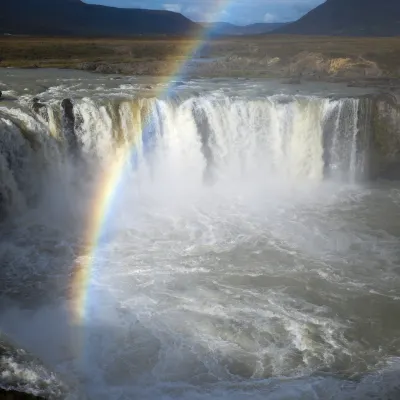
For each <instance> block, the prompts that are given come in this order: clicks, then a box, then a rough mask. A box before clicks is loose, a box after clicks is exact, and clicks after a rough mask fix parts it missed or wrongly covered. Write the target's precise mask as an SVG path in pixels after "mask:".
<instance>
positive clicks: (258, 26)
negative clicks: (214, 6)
mask: <svg viewBox="0 0 400 400" xmlns="http://www.w3.org/2000/svg"><path fill="white" fill-rule="evenodd" d="M201 25H202V26H205V27H206V28H208V29H210V30H211V32H212V34H213V35H228V36H242V35H243V36H244V35H260V34H263V33H268V32H272V31H273V30H275V29H277V28H280V27H281V26H283V25H285V23H283V22H272V23H268V22H257V23H254V24H249V25H244V26H241V25H235V24H231V23H229V22H203V23H201Z"/></svg>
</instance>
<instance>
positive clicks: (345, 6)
mask: <svg viewBox="0 0 400 400" xmlns="http://www.w3.org/2000/svg"><path fill="white" fill-rule="evenodd" d="M275 32H276V33H284V34H301V35H341V36H397V35H400V1H399V0H327V1H326V2H325V3H323V4H321V5H320V6H318V7H316V8H315V9H313V10H311V11H310V12H309V13H308V14H306V15H305V16H304V17H302V18H300V19H299V20H298V21H296V22H294V23H292V24H289V25H286V26H284V27H282V28H280V29H278V30H277V31H275Z"/></svg>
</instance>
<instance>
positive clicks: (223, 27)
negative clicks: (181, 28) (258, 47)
mask: <svg viewBox="0 0 400 400" xmlns="http://www.w3.org/2000/svg"><path fill="white" fill-rule="evenodd" d="M399 1H400V0H399ZM202 25H203V26H205V27H207V28H209V29H210V31H211V33H212V34H213V35H260V34H263V33H267V32H271V31H273V30H274V29H277V28H280V27H281V26H283V25H285V24H284V23H280V22H276V23H262V22H261V23H257V24H251V25H246V26H239V25H234V24H230V23H229V22H212V23H206V22H205V23H202Z"/></svg>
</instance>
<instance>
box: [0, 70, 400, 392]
mask: <svg viewBox="0 0 400 400" xmlns="http://www.w3.org/2000/svg"><path fill="white" fill-rule="evenodd" d="M2 74H3V75H0V81H1V82H2V84H3V86H4V87H3V88H2V87H1V86H0V89H4V88H5V89H7V90H5V91H4V92H5V97H6V99H5V100H4V101H3V102H2V103H0V144H1V147H0V195H1V197H0V211H1V213H2V215H1V216H2V224H1V226H0V234H1V237H2V241H1V245H0V261H1V265H2V269H1V279H0V289H1V292H2V300H1V303H0V305H1V308H0V327H1V328H2V329H3V330H4V331H5V332H6V333H7V334H8V335H9V336H11V337H12V338H13V339H14V340H16V341H17V342H18V343H20V344H21V345H23V346H25V347H26V348H27V349H29V350H31V351H32V352H33V353H34V354H36V355H37V356H39V357H40V358H41V359H42V360H44V361H45V362H46V363H47V365H50V366H51V367H52V368H53V369H54V370H55V371H57V372H58V373H59V374H61V376H62V377H63V378H64V380H65V381H66V382H67V383H69V384H70V385H71V388H74V389H73V390H74V391H76V392H77V393H80V394H82V395H87V396H88V397H89V398H93V399H131V398H135V399H182V400H183V399H247V398H252V399H273V400H276V399H307V400H308V399H324V400H325V399H335V400H336V399H338V400H345V399H346V400H347V399H348V400H350V399H352V400H353V399H387V400H389V399H396V398H399V397H400V350H399V349H400V320H399V318H398V316H399V315H400V276H399V266H400V246H399V238H400V220H399V216H400V186H399V185H398V184H395V183H393V182H391V183H387V182H378V183H374V184H371V183H368V182H367V181H366V177H367V160H368V156H369V149H368V140H367V138H366V133H365V132H363V131H362V129H361V128H360V127H361V126H363V124H362V123H360V112H359V109H360V100H359V99H358V98H357V97H356V96H354V95H353V93H352V94H351V96H350V94H349V95H347V96H346V95H345V94H344V95H343V94H342V95H341V96H338V93H335V90H336V89H334V88H335V87H334V86H332V87H325V88H322V89H321V88H311V89H312V90H311V89H310V88H309V87H304V88H303V89H304V90H302V91H301V92H295V91H294V92H293V90H292V89H290V90H292V92H290V90H289V89H286V88H282V87H280V86H279V85H276V84H275V85H274V84H272V83H271V84H270V86H268V84H266V83H263V82H253V81H230V80H227V81H220V82H211V83H210V82H202V81H201V80H199V81H193V82H190V83H187V84H184V83H183V82H180V83H179V82H178V83H177V87H176V88H174V89H173V90H170V91H169V92H165V91H164V95H163V96H158V98H155V97H154V92H155V91H158V90H159V89H160V88H157V87H154V86H149V85H153V84H152V83H149V82H143V81H136V80H134V79H130V80H129V79H126V80H122V81H121V82H118V81H116V80H110V78H106V77H100V76H99V77H92V76H91V75H82V76H81V75H79V76H75V75H72V74H71V73H68V74H70V75H68V74H67V73H65V74H66V76H65V78H63V79H61V78H59V79H58V81H57V82H54V79H53V80H51V79H49V78H47V77H46V73H43V72H41V73H39V72H35V74H38V75H35V76H34V78H35V79H32V76H29V82H32V81H33V82H34V84H32V83H29V84H30V85H31V86H29V87H26V88H25V87H24V85H25V84H26V82H28V78H25V75H26V74H28V73H27V72H18V71H16V72H14V71H11V72H4V71H3V72H2ZM30 74H32V72H30ZM40 74H42V75H40ZM48 74H50V72H48ZM50 75H51V74H50ZM24 79H26V82H25V81H24ZM6 81H7V82H6ZM10 82H11V83H10ZM6 85H8V86H7V87H5V86H6ZM25 89H26V90H25ZM35 96H36V97H37V99H36V100H33V98H34V97H35ZM16 98H18V100H16ZM65 98H70V99H71V102H68V101H67V102H65V101H64V102H63V103H62V102H61V101H62V100H63V99H65ZM34 104H36V106H34ZM38 105H39V106H38ZM34 109H36V111H35V110H34ZM126 149H130V153H129V157H128V159H127V162H126V165H125V166H124V168H123V171H122V174H121V176H120V180H119V183H118V185H116V188H115V193H114V196H113V200H112V203H111V206H110V210H109V211H108V213H107V217H106V218H105V223H104V225H103V232H102V235H101V236H100V240H99V244H98V248H97V250H96V252H95V254H93V253H91V252H90V248H87V247H86V239H87V234H86V232H87V225H88V222H87V221H88V220H89V219H90V216H91V215H92V214H93V207H95V204H96V202H97V201H99V199H98V197H97V198H96V197H95V196H96V195H95V193H98V192H99V191H98V186H99V184H101V182H102V181H103V180H102V178H103V177H104V176H105V175H106V174H107V173H109V172H110V171H113V167H114V164H115V163H116V160H118V158H119V157H121V156H122V155H123V154H125V150H126ZM97 196H98V195H97ZM84 265H91V278H90V283H89V285H88V289H87V290H88V292H87V304H86V305H85V313H84V318H83V319H82V321H80V322H76V319H74V318H72V316H71V313H70V309H69V306H70V304H71V301H70V300H71V285H72V276H73V272H74V269H75V268H77V267H79V266H84ZM82 307H83V306H82ZM3 361H4V360H3Z"/></svg>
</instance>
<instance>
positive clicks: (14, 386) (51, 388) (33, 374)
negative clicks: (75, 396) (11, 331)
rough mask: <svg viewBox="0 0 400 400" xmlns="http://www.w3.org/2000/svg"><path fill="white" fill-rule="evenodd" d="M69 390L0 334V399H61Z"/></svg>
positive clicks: (42, 366)
mask: <svg viewBox="0 0 400 400" xmlns="http://www.w3.org/2000/svg"><path fill="white" fill-rule="evenodd" d="M68 392H69V389H68V388H67V386H66V385H65V384H64V383H63V382H62V381H61V379H60V378H59V377H58V376H57V375H56V374H55V373H54V372H52V371H51V370H49V369H48V368H47V367H46V366H45V365H44V364H43V362H42V361H40V360H39V359H38V358H36V357H34V356H33V355H31V354H29V353H28V352H27V351H25V350H23V349H21V348H20V347H19V346H18V345H16V344H15V343H13V342H12V341H11V340H10V339H9V338H8V337H6V336H5V335H4V334H2V333H1V332H0V399H1V400H2V399H4V400H39V399H46V400H61V399H66V398H67V394H68Z"/></svg>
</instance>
